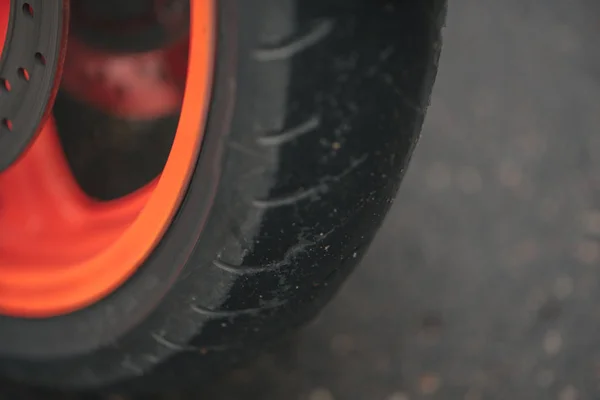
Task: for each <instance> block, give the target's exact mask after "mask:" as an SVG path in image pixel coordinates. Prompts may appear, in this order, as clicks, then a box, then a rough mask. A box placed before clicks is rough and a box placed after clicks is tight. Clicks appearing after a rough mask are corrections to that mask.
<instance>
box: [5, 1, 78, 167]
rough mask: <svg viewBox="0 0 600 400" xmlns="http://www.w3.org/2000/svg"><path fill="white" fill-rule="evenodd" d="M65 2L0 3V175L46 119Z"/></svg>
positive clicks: (58, 63)
mask: <svg viewBox="0 0 600 400" xmlns="http://www.w3.org/2000/svg"><path fill="white" fill-rule="evenodd" d="M68 20H69V8H68V1H67V0H51V1H49V0H27V1H24V0H0V44H2V45H3V47H2V48H1V51H2V57H1V59H0V120H1V122H2V123H1V124H0V172H1V171H3V170H5V169H6V168H8V167H9V166H10V165H11V164H12V163H13V162H14V161H15V160H17V159H18V158H19V156H20V155H21V154H22V153H23V151H25V150H26V149H27V147H28V146H29V145H30V144H31V142H32V141H33V139H34V138H35V137H36V134H37V133H38V132H39V130H40V127H41V126H42V124H43V122H44V119H45V117H46V116H48V115H49V113H50V111H51V108H52V103H53V101H54V98H55V95H56V92H57V90H58V83H59V80H60V79H59V78H60V71H61V67H62V62H63V59H64V55H65V49H66V39H67V30H68V29H67V27H68Z"/></svg>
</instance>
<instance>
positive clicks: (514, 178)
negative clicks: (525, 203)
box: [498, 160, 523, 188]
mask: <svg viewBox="0 0 600 400" xmlns="http://www.w3.org/2000/svg"><path fill="white" fill-rule="evenodd" d="M498 179H499V180H500V183H502V184H503V185H504V186H506V187H510V188H516V187H518V186H521V184H522V183H523V173H522V172H521V169H520V168H519V167H518V166H517V165H516V164H514V163H513V162H511V161H508V160H506V161H504V162H503V163H502V164H501V165H500V167H499V169H498Z"/></svg>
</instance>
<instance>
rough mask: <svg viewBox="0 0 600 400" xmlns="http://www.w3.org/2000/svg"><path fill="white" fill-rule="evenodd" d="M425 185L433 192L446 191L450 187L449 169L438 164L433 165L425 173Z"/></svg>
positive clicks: (450, 176)
mask: <svg viewBox="0 0 600 400" xmlns="http://www.w3.org/2000/svg"><path fill="white" fill-rule="evenodd" d="M426 183H427V186H428V187H429V188H430V189H431V190H434V191H442V190H445V189H448V188H449V187H450V186H451V185H452V174H450V168H449V167H448V166H447V165H444V164H442V163H439V162H437V163H434V164H433V165H432V166H431V167H430V168H429V170H428V171H427V176H426Z"/></svg>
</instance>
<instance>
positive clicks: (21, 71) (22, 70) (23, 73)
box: [19, 67, 30, 82]
mask: <svg viewBox="0 0 600 400" xmlns="http://www.w3.org/2000/svg"><path fill="white" fill-rule="evenodd" d="M19 77H20V78H21V79H23V80H25V81H27V82H29V78H30V76H29V71H27V70H26V69H25V68H23V67H21V68H19Z"/></svg>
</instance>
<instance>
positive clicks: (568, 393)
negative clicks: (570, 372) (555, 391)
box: [558, 386, 579, 400]
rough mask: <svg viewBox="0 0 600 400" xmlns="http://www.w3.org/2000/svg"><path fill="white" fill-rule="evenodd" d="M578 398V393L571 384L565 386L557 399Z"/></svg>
mask: <svg viewBox="0 0 600 400" xmlns="http://www.w3.org/2000/svg"><path fill="white" fill-rule="evenodd" d="M578 398H579V393H578V392H577V389H575V388H574V387H573V386H567V387H565V388H564V389H563V390H561V391H560V393H559V395H558V400H577V399H578Z"/></svg>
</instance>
